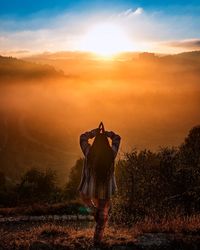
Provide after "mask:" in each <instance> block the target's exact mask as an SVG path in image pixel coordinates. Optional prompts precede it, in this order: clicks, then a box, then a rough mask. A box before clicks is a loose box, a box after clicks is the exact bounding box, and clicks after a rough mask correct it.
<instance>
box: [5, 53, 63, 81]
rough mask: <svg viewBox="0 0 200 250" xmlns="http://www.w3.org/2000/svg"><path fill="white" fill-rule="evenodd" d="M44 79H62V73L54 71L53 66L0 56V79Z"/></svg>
mask: <svg viewBox="0 0 200 250" xmlns="http://www.w3.org/2000/svg"><path fill="white" fill-rule="evenodd" d="M46 77H64V73H63V72H62V71H56V70H55V68H54V67H53V66H49V65H40V64H37V63H34V62H27V61H23V60H20V59H16V58H13V57H3V56H0V79H8V80H12V79H13V80H16V79H27V78H28V79H35V78H46Z"/></svg>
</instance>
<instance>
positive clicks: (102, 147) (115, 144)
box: [78, 122, 121, 244]
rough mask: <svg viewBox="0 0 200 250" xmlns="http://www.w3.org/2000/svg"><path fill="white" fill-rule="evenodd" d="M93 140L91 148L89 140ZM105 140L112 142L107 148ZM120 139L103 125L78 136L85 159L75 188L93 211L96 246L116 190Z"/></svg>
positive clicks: (101, 236)
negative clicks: (116, 162)
mask: <svg viewBox="0 0 200 250" xmlns="http://www.w3.org/2000/svg"><path fill="white" fill-rule="evenodd" d="M92 138H94V141H93V144H92V145H90V144H89V139H92ZM108 138H110V139H111V141H112V144H111V145H110V143H109V141H108ZM120 140H121V138H120V136H119V135H117V134H115V133H114V132H112V131H110V132H108V131H105V130H104V126H103V123H102V122H101V123H100V125H99V127H98V128H96V129H93V130H91V131H89V132H85V133H84V134H82V135H81V136H80V146H81V149H82V151H83V154H84V156H85V161H84V166H83V170H82V177H81V182H80V185H79V188H78V191H79V193H80V196H81V198H82V200H83V202H84V203H85V204H86V205H87V206H88V207H89V208H90V209H92V210H93V211H94V218H95V221H96V227H95V232H94V244H99V243H101V241H102V238H103V232H104V228H105V225H106V222H107V220H108V211H109V208H110V206H111V201H110V199H111V196H112V195H113V194H114V193H115V192H116V190H117V186H116V182H115V175H114V160H115V157H116V155H117V152H118V149H119V144H120Z"/></svg>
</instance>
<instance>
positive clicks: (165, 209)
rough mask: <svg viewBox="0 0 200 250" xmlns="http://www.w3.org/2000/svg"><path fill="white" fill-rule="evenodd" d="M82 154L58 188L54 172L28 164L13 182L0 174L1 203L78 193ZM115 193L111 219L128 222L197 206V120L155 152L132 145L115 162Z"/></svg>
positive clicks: (59, 199)
mask: <svg viewBox="0 0 200 250" xmlns="http://www.w3.org/2000/svg"><path fill="white" fill-rule="evenodd" d="M82 165H83V159H79V160H77V162H76V164H75V166H74V167H72V169H71V172H70V175H69V180H68V182H67V183H66V185H65V187H64V188H59V187H58V185H57V181H56V172H54V171H52V170H50V169H49V170H47V171H46V172H40V171H39V170H36V169H31V170H29V171H28V172H27V173H25V174H24V175H23V176H22V178H21V181H20V182H19V183H17V184H11V183H10V184H9V185H10V186H9V185H8V181H7V180H6V177H5V175H4V174H3V173H1V174H0V203H1V206H9V205H19V204H24V203H26V204H30V203H31V202H40V203H41V202H49V203H56V202H62V201H66V200H68V201H69V200H75V199H77V197H78V196H77V187H78V184H79V182H80V177H81V171H82ZM115 175H116V180H117V186H118V193H117V195H116V196H115V197H114V198H113V212H112V218H113V219H115V220H116V219H120V220H124V221H129V222H131V219H130V218H132V219H133V220H135V219H137V218H143V217H145V216H152V215H156V216H163V215H167V214H170V213H172V212H178V213H181V214H186V215H188V214H192V213H196V212H199V211H200V126H196V127H194V128H192V129H191V130H190V132H189V134H188V136H187V137H186V138H185V140H184V142H183V143H182V144H181V145H180V146H179V147H176V148H175V147H172V148H169V147H166V148H160V150H158V151H157V152H152V151H150V150H146V149H144V150H141V151H138V150H136V149H134V150H132V151H131V152H128V153H125V155H124V157H123V158H122V159H120V160H119V161H118V162H117V163H116V171H115Z"/></svg>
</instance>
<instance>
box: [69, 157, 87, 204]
mask: <svg viewBox="0 0 200 250" xmlns="http://www.w3.org/2000/svg"><path fill="white" fill-rule="evenodd" d="M82 168H83V159H82V158H80V159H78V160H77V161H76V163H75V165H74V166H73V167H72V169H71V171H70V174H69V180H68V182H67V184H66V186H65V190H64V195H65V198H66V199H69V200H71V199H75V198H76V196H77V188H78V185H79V183H80V179H81V172H82Z"/></svg>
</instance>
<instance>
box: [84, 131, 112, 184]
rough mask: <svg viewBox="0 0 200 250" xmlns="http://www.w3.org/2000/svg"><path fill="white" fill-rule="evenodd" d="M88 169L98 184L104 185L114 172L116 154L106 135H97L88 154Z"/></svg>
mask: <svg viewBox="0 0 200 250" xmlns="http://www.w3.org/2000/svg"><path fill="white" fill-rule="evenodd" d="M88 167H89V169H90V171H91V173H92V174H93V176H94V177H95V179H96V182H97V183H103V182H105V181H106V180H108V178H109V177H110V176H111V174H112V173H113V171H114V154H113V151H112V148H111V146H110V144H109V141H108V138H107V136H106V134H105V133H104V132H103V133H100V132H99V133H97V135H96V137H95V139H94V141H93V144H92V146H91V148H90V151H89V153H88Z"/></svg>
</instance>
